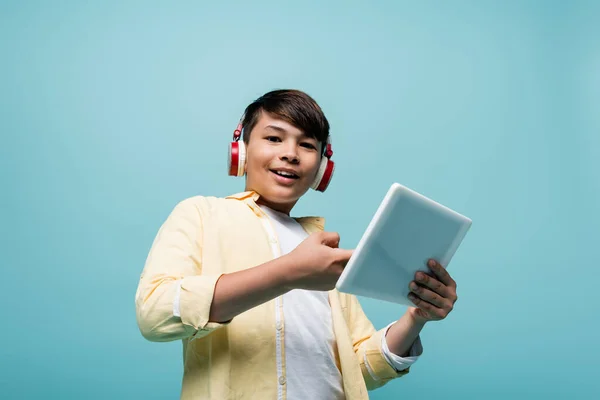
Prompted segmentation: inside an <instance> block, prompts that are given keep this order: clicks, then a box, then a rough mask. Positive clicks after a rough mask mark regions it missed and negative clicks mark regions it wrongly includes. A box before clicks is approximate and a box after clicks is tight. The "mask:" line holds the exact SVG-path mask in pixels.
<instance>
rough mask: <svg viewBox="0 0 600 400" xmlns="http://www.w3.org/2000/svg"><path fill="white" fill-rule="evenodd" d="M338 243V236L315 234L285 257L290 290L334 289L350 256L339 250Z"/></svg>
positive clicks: (333, 233) (348, 252)
mask: <svg viewBox="0 0 600 400" xmlns="http://www.w3.org/2000/svg"><path fill="white" fill-rule="evenodd" d="M339 243H340V235H339V234H337V233H335V232H317V233H313V234H312V235H310V236H309V237H307V238H306V239H305V240H304V241H303V242H302V243H300V244H299V245H298V247H296V248H295V249H294V250H293V251H291V252H290V253H289V254H288V255H286V256H285V257H288V259H289V261H290V263H289V265H290V267H289V270H288V271H287V273H288V275H287V277H288V279H287V281H288V282H289V287H290V289H306V290H323V291H326V290H331V289H333V288H334V287H335V284H336V282H337V280H338V278H339V277H340V275H341V274H342V271H343V270H344V267H345V266H346V264H347V263H348V260H350V257H351V256H352V252H353V250H344V249H340V248H338V246H339Z"/></svg>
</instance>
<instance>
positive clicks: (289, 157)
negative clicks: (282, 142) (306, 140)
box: [279, 146, 300, 164]
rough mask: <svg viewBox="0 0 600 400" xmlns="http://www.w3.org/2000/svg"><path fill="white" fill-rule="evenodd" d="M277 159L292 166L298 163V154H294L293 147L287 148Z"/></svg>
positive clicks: (294, 148) (294, 149)
mask: <svg viewBox="0 0 600 400" xmlns="http://www.w3.org/2000/svg"><path fill="white" fill-rule="evenodd" d="M279 158H280V159H281V160H282V161H287V162H290V163H293V164H297V163H298V162H299V161H300V159H299V158H298V152H296V147H295V146H288V147H287V148H286V149H285V150H283V152H282V153H281V155H280V156H279Z"/></svg>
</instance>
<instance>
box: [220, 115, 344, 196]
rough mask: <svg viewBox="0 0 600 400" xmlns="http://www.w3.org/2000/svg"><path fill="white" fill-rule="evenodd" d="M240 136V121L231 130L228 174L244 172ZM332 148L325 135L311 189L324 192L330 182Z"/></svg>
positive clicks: (243, 154)
mask: <svg viewBox="0 0 600 400" xmlns="http://www.w3.org/2000/svg"><path fill="white" fill-rule="evenodd" d="M241 137H242V123H241V121H240V123H239V124H238V126H237V128H236V130H235V131H233V142H231V144H230V145H229V157H228V161H227V167H228V170H229V175H230V176H244V174H245V173H246V145H245V144H244V141H243V140H240V138H241ZM332 155H333V150H331V139H330V137H327V147H326V148H325V152H324V154H323V156H322V157H321V165H319V171H318V172H317V176H316V177H315V180H314V181H313V183H312V185H311V186H310V187H311V189H314V190H317V191H319V192H324V191H325V189H327V186H329V182H331V178H332V177H333V171H334V169H335V163H334V162H333V161H331V156H332Z"/></svg>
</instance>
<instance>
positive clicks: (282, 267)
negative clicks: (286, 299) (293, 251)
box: [272, 254, 296, 291]
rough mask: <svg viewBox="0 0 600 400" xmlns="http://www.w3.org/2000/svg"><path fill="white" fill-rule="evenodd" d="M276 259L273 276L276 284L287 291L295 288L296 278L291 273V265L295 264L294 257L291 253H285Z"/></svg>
mask: <svg viewBox="0 0 600 400" xmlns="http://www.w3.org/2000/svg"><path fill="white" fill-rule="evenodd" d="M274 261H275V262H274V264H273V267H274V268H273V269H272V276H274V278H275V280H276V285H277V286H278V287H281V288H283V289H285V290H286V291H290V290H293V289H295V288H296V287H295V283H296V279H295V278H294V276H293V275H292V274H291V271H292V268H291V265H292V264H293V260H292V257H291V256H290V255H289V254H285V255H283V256H281V257H279V258H276V259H275V260H274Z"/></svg>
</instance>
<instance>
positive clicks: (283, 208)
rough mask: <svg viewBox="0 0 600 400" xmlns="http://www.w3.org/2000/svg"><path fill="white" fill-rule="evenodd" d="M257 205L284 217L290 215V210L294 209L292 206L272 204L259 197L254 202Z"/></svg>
mask: <svg viewBox="0 0 600 400" xmlns="http://www.w3.org/2000/svg"><path fill="white" fill-rule="evenodd" d="M256 202H257V203H258V204H259V205H262V206H265V207H268V208H270V209H271V210H273V211H277V212H280V213H282V214H285V215H288V216H289V215H290V212H291V211H292V208H294V204H295V203H294V204H277V203H272V202H270V201H269V200H267V199H265V198H264V197H259V198H258V200H257V201H256Z"/></svg>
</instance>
